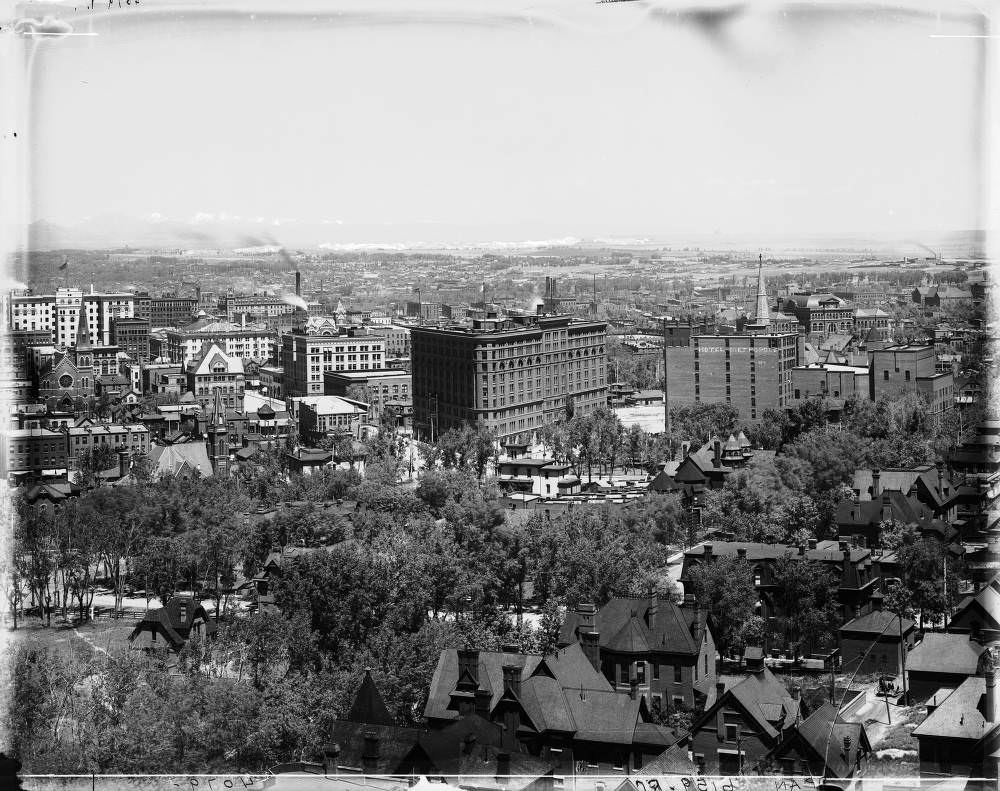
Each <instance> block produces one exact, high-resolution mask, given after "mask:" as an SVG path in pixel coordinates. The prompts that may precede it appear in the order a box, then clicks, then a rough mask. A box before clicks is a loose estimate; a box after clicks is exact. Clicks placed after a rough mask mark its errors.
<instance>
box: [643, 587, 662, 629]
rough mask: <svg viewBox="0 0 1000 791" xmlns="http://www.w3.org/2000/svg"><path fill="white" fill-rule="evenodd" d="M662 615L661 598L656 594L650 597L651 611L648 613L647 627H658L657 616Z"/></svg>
mask: <svg viewBox="0 0 1000 791" xmlns="http://www.w3.org/2000/svg"><path fill="white" fill-rule="evenodd" d="M659 613H660V597H659V596H657V595H656V594H655V593H651V594H650V596H649V610H648V611H647V612H646V626H648V627H649V628H650V629H653V628H655V627H656V616H657V615H659Z"/></svg>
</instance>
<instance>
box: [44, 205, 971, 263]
mask: <svg viewBox="0 0 1000 791" xmlns="http://www.w3.org/2000/svg"><path fill="white" fill-rule="evenodd" d="M518 230H520V229H518ZM527 230H528V231H529V232H527V233H524V232H520V233H518V232H516V231H515V229H512V228H503V227H495V226H494V227H488V226H479V227H468V226H465V227H459V226H446V225H431V224H399V225H396V224H388V223H387V224H378V225H357V224H355V225H351V224H345V223H331V222H293V221H292V222H290V221H280V222H246V221H232V220H228V221H220V220H215V219H209V220H193V221H177V220H169V219H163V218H156V219H146V218H135V217H125V216H118V215H101V216H98V217H94V218H91V219H88V220H86V221H82V222H78V223H73V224H66V225H59V224H54V223H50V222H47V221H45V220H39V221H37V222H34V223H32V224H31V225H30V226H29V227H28V238H27V240H26V241H27V245H28V247H29V249H32V250H62V249H109V248H110V249H117V248H122V247H126V246H127V247H132V248H155V249H169V250H174V249H223V250H225V249H232V248H241V247H258V246H269V245H282V246H285V247H289V248H320V249H326V250H331V251H364V250H375V249H387V250H396V251H403V250H456V251H478V250H483V251H495V252H513V251H518V250H539V249H547V250H553V251H554V250H555V249H559V250H560V251H562V252H565V251H567V250H581V249H609V248H611V249H626V248H639V249H643V248H645V249H650V248H659V247H670V248H673V249H679V248H683V247H698V248H702V249H708V250H749V251H756V250H762V251H764V252H765V253H766V252H768V251H770V252H774V253H780V252H784V251H795V252H808V251H826V252H832V251H841V252H845V253H846V252H871V253H874V254H878V255H906V256H910V257H914V256H927V257H933V256H941V257H945V258H964V257H973V256H976V255H982V254H983V252H984V248H985V244H986V238H985V233H984V232H982V231H956V232H951V233H929V234H917V233H913V234H899V233H886V234H879V233H871V232H857V233H852V232H847V233H829V232H822V233H795V234H781V235H779V236H775V235H768V234H763V233H752V234H748V233H735V234H728V233H714V234H706V233H692V234H683V233H645V234H641V233H634V234H621V235H616V234H606V233H605V234H595V235H594V236H593V237H584V236H577V235H569V234H566V233H565V232H564V231H565V229H556V228H545V227H543V226H542V225H541V224H540V225H539V227H536V228H532V229H527Z"/></svg>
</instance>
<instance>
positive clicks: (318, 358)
mask: <svg viewBox="0 0 1000 791" xmlns="http://www.w3.org/2000/svg"><path fill="white" fill-rule="evenodd" d="M280 355H281V356H280V363H281V367H282V369H283V388H284V394H285V396H306V395H308V396H312V395H323V374H325V373H326V372H327V371H381V370H383V369H384V368H385V340H384V339H382V338H380V337H378V336H377V335H372V334H371V333H370V332H369V331H368V330H367V329H366V328H361V327H358V328H353V327H352V328H349V329H346V330H342V331H341V333H340V334H339V335H327V334H318V333H310V332H307V331H305V330H303V329H300V328H296V329H294V330H292V332H289V333H285V334H283V335H282V336H281V352H280Z"/></svg>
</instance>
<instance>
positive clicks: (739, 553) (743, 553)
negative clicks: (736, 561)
mask: <svg viewBox="0 0 1000 791" xmlns="http://www.w3.org/2000/svg"><path fill="white" fill-rule="evenodd" d="M736 557H738V558H742V559H743V560H746V559H747V548H746V547H737V549H736Z"/></svg>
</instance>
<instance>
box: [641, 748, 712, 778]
mask: <svg viewBox="0 0 1000 791" xmlns="http://www.w3.org/2000/svg"><path fill="white" fill-rule="evenodd" d="M697 773H698V769H697V767H695V765H694V763H693V762H692V761H691V759H690V758H688V753H687V750H686V749H684V748H683V747H680V746H678V745H676V744H674V745H671V746H670V747H668V748H667V749H666V750H665V751H664V752H662V753H660V755H658V756H657V757H656V758H654V759H653V760H652V761H650V762H649V763H644V764H643V766H642V769H640V770H639V771H638V772H636V774H640V775H696V774H697Z"/></svg>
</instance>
